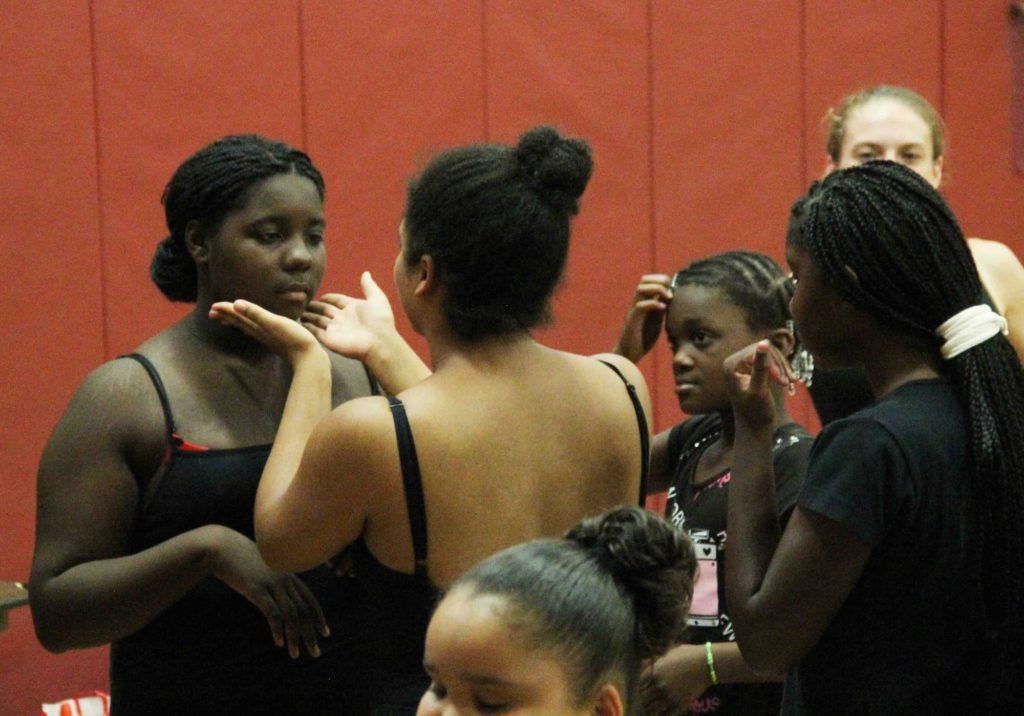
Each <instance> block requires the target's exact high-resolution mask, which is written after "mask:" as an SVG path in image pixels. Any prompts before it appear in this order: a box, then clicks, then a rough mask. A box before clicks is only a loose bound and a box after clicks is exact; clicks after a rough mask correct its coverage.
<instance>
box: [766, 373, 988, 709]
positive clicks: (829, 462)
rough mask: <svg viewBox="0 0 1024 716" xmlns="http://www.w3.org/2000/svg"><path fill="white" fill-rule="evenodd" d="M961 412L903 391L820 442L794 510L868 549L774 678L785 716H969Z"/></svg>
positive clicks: (921, 391)
mask: <svg viewBox="0 0 1024 716" xmlns="http://www.w3.org/2000/svg"><path fill="white" fill-rule="evenodd" d="M970 470H971V462H970V457H969V449H968V433H967V428H966V425H965V422H964V418H963V413H962V411H961V408H960V405H959V403H958V401H957V398H956V395H955V394H954V392H953V389H952V387H951V386H950V385H949V384H948V383H947V382H946V381H944V380H939V379H936V380H923V381H914V382H911V383H907V384H905V385H903V386H900V387H899V388H897V389H896V390H894V391H893V392H891V393H889V394H888V395H886V396H884V397H883V398H882V399H881V400H880V401H879V402H878V403H876V404H875V405H873V406H871V407H868V408H866V409H864V410H862V411H860V412H858V413H856V414H854V415H852V416H850V417H849V418H846V419H843V420H839V421H836V422H835V423H832V424H831V425H829V426H827V427H826V428H825V430H823V431H822V433H821V435H820V436H819V437H818V440H817V441H816V442H815V444H814V449H813V451H812V452H811V460H810V465H809V467H808V472H807V477H806V479H805V482H804V485H803V488H802V489H801V491H800V495H799V497H798V500H797V504H798V505H799V506H800V507H801V508H802V509H806V510H809V511H812V512H815V513H818V514H820V515H823V516H825V517H828V518H829V519H832V520H835V521H836V522H838V523H839V524H841V525H842V526H843V527H845V528H846V529H848V530H849V531H850V532H852V533H854V534H855V535H856V536H857V537H858V538H859V539H861V540H863V541H865V542H867V543H868V544H869V545H871V547H872V551H871V556H870V557H869V558H868V562H867V564H866V565H865V567H864V571H863V573H862V574H861V576H860V578H859V579H858V581H857V583H856V585H855V586H854V588H853V591H852V592H851V593H850V594H849V595H848V596H847V598H846V600H845V602H844V603H843V605H842V607H841V608H840V610H839V612H838V613H837V614H836V616H835V618H834V619H833V620H832V623H831V624H830V625H829V626H828V627H827V629H826V630H825V632H824V634H823V635H822V637H821V639H820V641H819V642H818V644H817V645H816V646H815V647H814V648H813V649H812V650H811V652H810V653H809V654H808V655H807V656H806V657H805V658H804V660H803V662H802V663H801V664H800V665H798V666H797V667H796V668H795V669H793V670H792V671H791V672H790V674H789V675H788V676H787V679H786V687H785V698H784V704H783V713H784V714H844V713H850V714H868V713H870V714H946V713H974V712H975V708H974V707H975V706H976V705H977V702H976V700H975V699H976V697H977V691H978V689H977V684H978V683H979V682H978V680H977V678H976V676H975V671H976V670H977V669H979V668H981V665H982V664H983V661H984V659H983V652H984V648H983V638H982V636H981V634H982V631H983V630H982V627H981V622H982V616H981V611H980V596H979V591H978V588H977V580H976V578H974V576H973V570H972V564H971V563H972V560H973V559H976V558H977V557H976V555H975V554H974V553H973V552H972V550H971V538H972V533H971V525H970V520H969V506H968V501H969V495H968V484H969V481H970Z"/></svg>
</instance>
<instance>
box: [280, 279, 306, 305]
mask: <svg viewBox="0 0 1024 716" xmlns="http://www.w3.org/2000/svg"><path fill="white" fill-rule="evenodd" d="M278 293H279V294H281V296H283V297H284V298H286V299H288V300H290V301H307V300H309V285H308V284H304V283H290V284H288V285H287V286H285V287H284V288H282V289H280V290H279V291H278Z"/></svg>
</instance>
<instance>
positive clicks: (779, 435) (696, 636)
mask: <svg viewBox="0 0 1024 716" xmlns="http://www.w3.org/2000/svg"><path fill="white" fill-rule="evenodd" d="M721 432H722V421H721V418H720V417H719V416H718V414H717V413H715V414H711V415H698V416H696V417H693V418H690V419H689V420H686V421H684V422H682V423H680V424H679V425H676V426H675V427H674V428H672V431H671V432H670V433H669V438H668V455H669V459H670V460H671V461H672V462H674V463H675V464H676V467H675V472H674V475H673V478H672V487H670V488H669V492H668V501H667V504H666V516H667V517H668V518H669V519H670V520H672V522H673V524H675V525H676V526H677V527H679V528H680V529H684V530H686V532H687V534H688V535H689V536H690V539H691V541H692V542H693V547H694V550H695V551H696V553H697V564H698V578H697V583H696V585H695V589H694V594H693V601H692V603H691V606H690V615H689V617H688V618H687V624H688V628H687V643H690V644H703V643H705V642H708V641H711V642H723V641H735V639H736V635H735V633H734V632H733V626H732V621H731V620H730V619H729V615H728V614H727V613H726V611H725V604H726V601H725V556H726V515H727V508H728V496H729V482H730V480H731V478H732V473H731V471H730V470H728V469H727V470H725V471H723V472H721V473H719V474H717V475H715V476H713V477H712V478H711V479H709V480H705V481H704V482H701V483H699V484H694V483H693V482H692V480H693V474H694V471H695V470H696V468H697V463H698V461H699V460H700V456H701V455H702V454H703V453H704V451H705V450H706V449H707V447H708V446H709V445H711V444H712V443H713V442H714V441H715V440H716V439H717V438H718V437H719V436H720V435H721ZM812 442H813V440H812V438H811V436H810V435H809V434H808V433H807V431H806V430H804V429H803V428H802V427H800V426H799V425H797V424H796V423H788V424H786V425H782V426H780V427H779V428H778V430H776V431H775V435H774V439H773V447H772V463H773V466H774V471H775V493H776V501H777V504H778V510H779V515H780V517H781V518H782V519H783V521H785V520H786V519H787V518H788V517H789V514H790V512H791V511H792V509H793V506H794V505H795V504H796V497H797V493H798V492H799V490H800V484H801V483H802V482H803V477H804V473H805V471H806V469H807V459H808V455H809V453H810V450H811V444H812ZM781 699H782V685H781V684H779V683H777V682H766V683H754V684H719V685H718V686H712V687H711V688H709V689H708V690H707V691H705V692H704V693H703V694H702V695H701V697H700V698H699V699H697V701H696V702H695V703H694V704H693V706H692V710H693V712H694V713H701V714H716V715H718V716H723V715H725V714H743V715H744V716H747V715H749V716H759V715H760V714H765V715H766V716H767V715H770V716H776V715H777V714H778V713H779V703H780V701H781Z"/></svg>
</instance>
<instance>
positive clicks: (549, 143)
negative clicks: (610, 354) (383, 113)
mask: <svg viewBox="0 0 1024 716" xmlns="http://www.w3.org/2000/svg"><path fill="white" fill-rule="evenodd" d="M592 169H593V162H592V160H591V157H590V149H589V148H588V146H587V144H586V143H585V142H583V141H581V140H579V139H568V138H563V137H562V136H561V135H559V134H558V132H557V131H555V130H554V129H552V128H551V127H536V128H534V129H531V130H529V131H528V132H526V133H525V134H524V135H523V136H522V137H520V139H519V143H518V145H517V146H515V147H509V146H504V145H495V144H476V145H471V146H466V147H459V148H457V149H451V150H449V151H446V152H443V153H441V154H439V155H438V156H437V157H435V158H434V159H433V160H432V161H431V162H430V163H429V164H428V165H427V167H426V169H424V170H423V173H422V174H420V175H419V176H418V177H416V178H415V179H413V180H412V181H411V182H410V184H409V197H408V204H407V206H406V211H405V228H406V237H407V244H406V246H405V260H406V262H407V264H409V265H412V264H414V263H415V262H417V261H419V259H420V258H421V257H422V256H423V255H425V254H427V255H430V256H431V257H432V258H433V259H434V262H435V265H436V267H437V270H438V275H439V277H440V279H441V281H442V282H443V285H444V290H445V294H444V305H443V310H444V313H445V317H446V318H447V320H448V324H449V326H450V327H451V330H452V331H453V332H454V334H455V335H456V336H458V337H459V338H461V339H463V340H475V339H477V338H481V337H484V336H490V335H501V334H506V333H512V332H515V331H520V330H525V329H529V328H532V327H534V326H536V325H538V324H540V323H542V322H544V321H545V320H546V319H547V317H548V316H547V314H548V310H547V309H548V300H549V299H550V297H551V294H552V292H553V291H554V289H555V286H556V285H557V284H558V281H559V279H560V278H561V276H562V271H563V270H564V267H565V262H566V256H567V255H568V251H569V219H570V217H572V216H574V215H575V214H576V213H577V212H578V211H579V198H580V196H581V195H582V194H583V190H584V189H585V188H586V186H587V182H588V181H589V180H590V174H591V171H592Z"/></svg>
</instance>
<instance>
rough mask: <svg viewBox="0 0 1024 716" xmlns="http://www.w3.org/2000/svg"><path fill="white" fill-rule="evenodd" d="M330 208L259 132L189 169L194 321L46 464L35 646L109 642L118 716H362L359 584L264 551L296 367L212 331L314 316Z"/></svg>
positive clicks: (335, 362)
mask: <svg viewBox="0 0 1024 716" xmlns="http://www.w3.org/2000/svg"><path fill="white" fill-rule="evenodd" d="M323 200H324V182H323V178H322V177H321V175H320V172H319V171H318V170H317V168H316V167H315V166H314V165H313V163H312V162H311V161H310V159H309V157H308V156H306V155H305V154H304V153H302V152H300V151H298V150H296V149H293V148H291V147H289V146H287V145H285V144H282V143H280V142H274V141H270V140H267V139H264V138H262V137H258V136H255V135H236V136H229V137H225V138H224V139H221V140H218V141H216V142H213V143H212V144H210V145H208V146H206V147H204V148H203V149H201V150H199V151H198V152H196V153H195V154H194V155H192V156H191V157H190V158H189V159H188V160H186V161H185V162H184V163H183V164H182V165H181V166H180V167H178V169H177V171H176V172H175V173H174V176H173V177H172V178H171V180H170V182H169V183H168V184H167V187H166V189H165V191H164V196H163V203H164V207H165V212H166V219H167V228H168V229H169V230H170V235H169V236H168V237H167V238H166V239H164V240H163V241H162V242H161V243H160V245H159V247H158V249H157V252H156V255H155V257H154V258H153V262H152V266H151V275H152V278H153V280H154V282H155V283H156V284H157V286H158V287H159V288H160V289H161V290H162V291H163V293H164V294H165V295H166V296H167V297H168V298H169V299H171V300H172V301H183V302H188V303H194V304H195V308H194V309H193V310H192V311H191V313H189V314H188V315H187V316H186V317H185V318H184V319H182V320H181V321H179V322H178V323H176V324H174V325H173V326H171V327H170V328H168V329H166V330H164V331H162V332H160V333H159V334H157V335H156V336H154V337H152V338H150V339H149V340H147V341H146V342H145V343H143V344H142V345H141V346H139V348H137V349H136V351H135V352H134V353H132V354H131V355H129V356H123V357H121V358H119V359H116V360H112V361H110V362H108V363H105V364H104V365H102V366H100V367H99V368H97V369H96V370H95V371H93V373H92V374H91V375H89V376H88V377H87V378H86V379H85V381H84V382H83V384H82V385H81V386H80V387H79V389H78V391H77V392H76V393H75V396H74V397H73V398H72V400H71V403H70V405H69V406H68V408H67V411H66V412H65V414H64V416H63V417H62V418H61V420H60V422H59V423H58V424H57V427H56V429H55V430H54V432H53V434H52V436H51V437H50V440H49V442H48V444H47V446H46V449H45V451H44V453H43V456H42V461H41V463H40V466H39V484H38V516H37V527H36V547H35V555H34V558H33V563H32V576H31V589H30V594H31V597H30V598H31V608H32V615H33V620H34V623H35V629H36V633H37V635H38V638H39V640H40V642H42V644H43V646H45V647H46V648H47V649H48V650H50V651H56V652H59V651H65V650H67V649H77V648H85V647H90V646H96V645H99V644H106V643H108V642H113V645H112V647H111V655H110V660H111V663H110V681H111V692H112V694H111V697H112V699H111V701H112V706H111V707H112V713H113V714H115V715H121V714H153V713H248V714H315V713H332V714H333V713H339V712H346V713H357V712H358V710H359V708H360V706H359V705H358V702H357V701H356V700H355V699H356V691H357V690H358V687H359V686H360V685H361V680H360V677H359V674H358V668H359V665H360V663H361V659H360V658H359V655H358V651H357V649H358V645H359V643H360V642H361V638H359V637H358V634H357V632H355V631H354V630H355V628H356V627H357V625H359V624H360V623H361V620H359V618H358V615H357V614H356V613H355V610H356V609H358V607H359V597H358V594H359V592H358V589H357V587H356V585H355V583H354V582H353V581H352V580H350V579H343V578H340V577H338V576H337V575H336V574H335V573H334V570H333V569H330V568H328V567H326V566H323V565H322V564H320V565H318V564H311V565H309V568H310V571H308V572H306V573H304V574H302V575H295V574H292V573H289V572H282V571H278V570H275V569H272V568H271V567H269V566H267V564H266V563H265V562H264V560H263V559H262V558H261V557H260V554H259V551H258V549H257V548H256V544H255V542H254V541H253V509H254V503H255V497H256V488H257V485H258V483H259V478H260V475H261V473H262V470H263V466H264V463H265V462H266V460H267V456H268V455H269V454H270V446H271V443H272V442H273V440H274V436H275V434H276V432H277V429H278V421H279V420H280V417H281V412H282V410H283V408H284V403H285V398H286V397H287V393H288V385H289V382H290V379H291V368H290V367H289V366H288V364H287V362H285V361H284V360H283V359H282V358H281V357H280V356H278V355H276V354H274V353H273V352H272V351H269V350H267V349H266V348H265V347H264V346H263V345H261V344H260V343H258V342H257V341H254V340H253V339H252V338H250V337H249V336H247V335H245V334H243V333H242V332H240V331H238V330H236V329H234V328H231V327H226V326H223V325H221V324H220V323H218V322H217V321H213V320H210V317H209V312H210V306H211V305H213V303H214V302H216V301H220V300H223V299H225V298H229V297H230V298H235V297H238V296H244V297H245V298H248V299H249V300H252V301H255V302H259V303H260V304H262V305H264V306H266V307H267V309H268V310H270V311H273V312H274V314H275V315H278V316H279V317H280V318H281V320H285V321H291V322H293V323H294V322H295V321H296V319H298V318H299V317H300V316H301V314H302V312H303V310H304V309H305V307H306V304H307V302H308V301H309V299H310V297H311V296H313V295H314V294H315V292H316V291H317V288H318V286H319V284H320V280H321V279H322V277H323V273H324V265H325V258H326V257H325V249H324V239H323V237H324V214H323ZM296 325H297V324H296ZM324 361H325V366H326V368H325V372H326V374H327V380H328V381H330V383H329V385H330V388H329V389H328V390H327V391H326V392H325V396H324V400H325V401H327V402H328V403H329V404H331V405H338V404H340V403H342V402H344V401H346V400H348V399H350V398H355V397H359V396H365V395H369V394H370V393H371V392H373V390H372V385H371V381H370V379H369V377H368V375H367V373H366V371H365V369H364V367H363V366H361V365H360V364H359V363H358V362H356V361H354V360H350V359H346V358H342V357H340V356H337V355H331V356H330V357H327V355H326V354H325V357H324ZM317 657H318V658H317Z"/></svg>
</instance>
